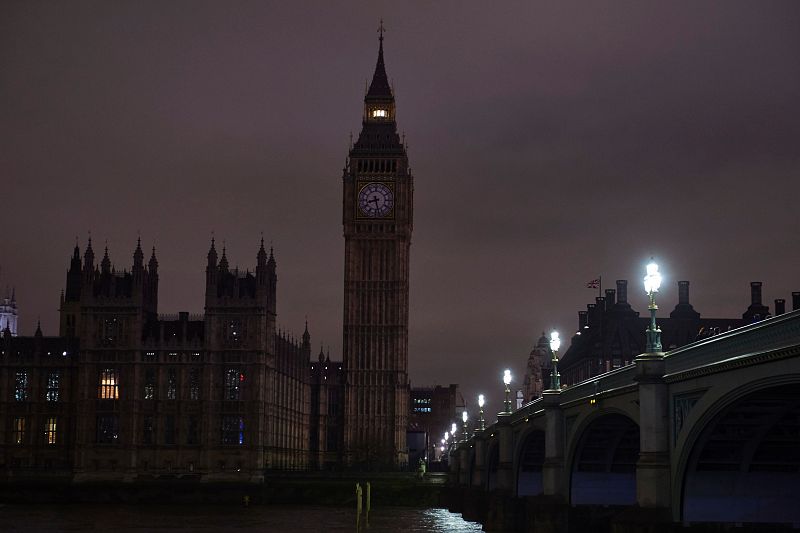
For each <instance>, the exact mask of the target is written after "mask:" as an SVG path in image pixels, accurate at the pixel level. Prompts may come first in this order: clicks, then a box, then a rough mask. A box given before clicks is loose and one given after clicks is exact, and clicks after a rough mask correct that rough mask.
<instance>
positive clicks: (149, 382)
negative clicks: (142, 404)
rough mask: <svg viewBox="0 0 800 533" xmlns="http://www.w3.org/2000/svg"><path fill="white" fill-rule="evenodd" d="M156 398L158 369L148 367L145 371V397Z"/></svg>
mask: <svg viewBox="0 0 800 533" xmlns="http://www.w3.org/2000/svg"><path fill="white" fill-rule="evenodd" d="M155 398H156V371H155V369H153V368H148V369H146V370H145V371H144V399H145V400H155Z"/></svg>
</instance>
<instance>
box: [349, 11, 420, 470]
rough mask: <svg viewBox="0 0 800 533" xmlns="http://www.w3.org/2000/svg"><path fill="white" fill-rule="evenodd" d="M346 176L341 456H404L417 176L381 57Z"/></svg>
mask: <svg viewBox="0 0 800 533" xmlns="http://www.w3.org/2000/svg"><path fill="white" fill-rule="evenodd" d="M342 181H343V202H342V207H343V213H342V215H343V224H344V238H345V273H344V319H343V324H344V331H343V348H342V349H343V363H344V373H345V383H346V388H345V413H344V414H345V432H344V450H345V462H346V463H347V464H349V465H352V466H356V467H359V466H367V467H382V468H400V467H402V466H404V465H405V464H406V463H407V461H408V457H407V451H406V429H407V422H408V412H407V411H408V394H409V385H408V279H409V278H408V274H409V248H410V245H411V231H412V213H413V203H412V196H413V188H414V182H413V178H412V175H411V171H410V169H409V166H408V157H407V154H406V149H405V146H404V145H403V143H402V142H401V141H400V137H399V135H398V133H397V124H396V122H395V101H394V96H393V94H392V89H391V87H390V85H389V80H388V78H387V76H386V69H385V66H384V60H383V27H382V26H381V29H380V39H379V48H378V61H377V65H376V66H375V73H374V75H373V77H372V82H371V84H370V86H369V89H368V91H367V94H366V96H365V98H364V115H363V121H362V129H361V133H360V134H359V136H358V140H357V141H356V143H355V144H354V145H353V146H352V148H351V150H350V153H349V158H348V163H347V165H346V167H345V169H344V175H343V178H342Z"/></svg>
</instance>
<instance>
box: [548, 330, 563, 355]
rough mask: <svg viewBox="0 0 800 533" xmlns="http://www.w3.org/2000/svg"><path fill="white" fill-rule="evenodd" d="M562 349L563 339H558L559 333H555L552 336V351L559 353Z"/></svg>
mask: <svg viewBox="0 0 800 533" xmlns="http://www.w3.org/2000/svg"><path fill="white" fill-rule="evenodd" d="M560 347H561V339H559V338H558V332H557V331H554V332H552V333H551V334H550V349H551V350H552V351H554V352H557V351H558V349H559V348H560Z"/></svg>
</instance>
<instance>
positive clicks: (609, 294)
mask: <svg viewBox="0 0 800 533" xmlns="http://www.w3.org/2000/svg"><path fill="white" fill-rule="evenodd" d="M616 294H617V291H615V290H614V289H606V308H611V307H612V306H613V305H614V304H615V303H617V296H616Z"/></svg>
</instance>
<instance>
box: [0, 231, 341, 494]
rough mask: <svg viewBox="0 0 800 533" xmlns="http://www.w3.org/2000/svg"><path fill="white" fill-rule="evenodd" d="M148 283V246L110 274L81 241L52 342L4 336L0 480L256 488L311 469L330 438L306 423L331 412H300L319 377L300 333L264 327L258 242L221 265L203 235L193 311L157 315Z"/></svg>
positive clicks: (271, 265)
mask: <svg viewBox="0 0 800 533" xmlns="http://www.w3.org/2000/svg"><path fill="white" fill-rule="evenodd" d="M158 280H159V278H158V261H157V259H156V254H155V250H153V253H152V255H151V257H150V260H149V261H148V262H147V263H145V261H144V254H143V252H142V248H141V245H140V244H138V243H137V246H136V250H135V251H134V253H133V265H132V267H131V268H130V270H117V269H115V268H114V267H113V266H112V264H111V259H110V258H109V254H108V250H107V249H106V251H105V253H104V255H103V258H102V260H101V261H100V263H99V265H98V264H96V263H95V255H94V251H93V249H92V245H91V241H90V242H89V245H88V246H87V247H86V250H85V252H84V254H83V260H81V256H80V250H79V249H78V247H77V246H76V247H75V250H74V253H73V256H72V259H71V262H70V268H69V270H68V272H67V282H66V287H65V290H64V293H63V296H62V300H61V310H60V336H59V337H43V336H42V332H41V330H40V329H37V331H36V335H34V336H33V337H13V336H12V335H11V333H10V330H9V329H8V328H6V330H5V334H3V335H2V338H0V351H1V352H2V354H0V376H2V377H3V378H2V381H1V382H0V415H2V424H0V427H2V432H3V436H4V438H2V439H0V441H1V444H0V446H1V448H0V450H2V452H1V453H0V472H4V473H5V474H6V475H13V476H15V477H20V476H21V475H22V476H23V477H24V475H25V473H26V472H38V474H37V475H38V476H40V477H41V476H42V475H56V476H60V477H63V478H66V479H71V480H72V481H74V482H81V481H102V480H106V481H136V480H148V479H163V478H171V479H175V478H185V479H198V480H206V481H213V480H236V481H245V482H258V481H260V480H262V479H263V476H264V472H265V471H266V470H269V469H278V470H286V469H305V468H312V467H319V466H320V465H321V464H322V463H323V462H324V457H325V455H324V454H325V453H326V452H327V451H328V450H327V447H326V446H327V445H328V441H327V437H326V440H325V442H323V443H322V447H320V444H319V442H312V440H311V435H312V433H313V435H328V434H329V433H330V432H329V431H328V430H327V429H320V428H316V427H315V428H314V431H313V432H312V431H311V430H310V427H309V425H310V424H311V423H313V424H320V423H323V424H327V423H328V422H329V421H330V422H331V425H332V427H333V428H334V429H332V430H331V431H333V432H335V431H339V429H338V428H339V427H340V425H339V419H340V418H341V415H340V409H339V408H338V407H336V408H331V407H329V405H327V404H330V403H332V400H331V399H330V396H329V395H326V396H325V398H326V400H325V401H326V402H327V404H318V405H316V406H315V409H317V411H316V412H315V417H313V418H312V417H311V416H310V413H311V410H312V409H311V408H312V406H311V401H312V391H317V392H318V391H319V390H321V387H320V386H319V385H318V384H317V383H316V382H315V379H319V377H320V376H321V377H322V379H323V381H325V380H326V374H325V373H324V372H322V373H320V372H317V371H316V370H317V369H316V368H313V369H310V364H311V363H310V358H311V337H310V334H309V333H308V327H307V325H306V330H305V332H304V333H303V335H302V338H300V339H295V338H293V337H292V336H290V335H287V334H286V333H283V332H281V331H279V330H278V328H277V326H276V302H277V297H276V289H277V275H276V261H275V258H274V255H273V253H272V250H270V251H269V253H268V252H267V251H266V250H265V249H264V245H263V240H262V243H261V247H260V249H259V250H258V252H257V254H256V267H255V269H254V270H253V271H252V272H251V271H245V272H241V271H239V270H238V269H230V267H229V265H228V259H227V256H226V253H225V250H224V249H223V251H222V256H221V257H220V258H219V259H218V256H217V251H216V248H215V245H214V242H213V240H212V242H211V248H210V250H209V252H208V264H207V267H206V283H205V313H204V314H203V315H197V316H193V315H189V313H178V314H175V315H159V314H158V309H157V302H158ZM337 372H338V374H341V364H339V365H338V371H334V372H333V375H334V376H335V375H337ZM332 380H333V381H339V378H335V377H334V378H332ZM333 403H335V399H334V400H333ZM320 407H321V408H322V409H323V413H324V414H323V415H320V413H319V409H320ZM331 412H333V413H334V416H333V417H331V416H329V413H331ZM334 419H336V420H335V421H334ZM337 439H338V437H337ZM312 447H313V449H314V452H315V453H314V455H312V454H311V453H310V451H311V449H312ZM338 449H339V447H338V444H337V445H336V447H335V448H334V450H338ZM20 469H21V470H20Z"/></svg>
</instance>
